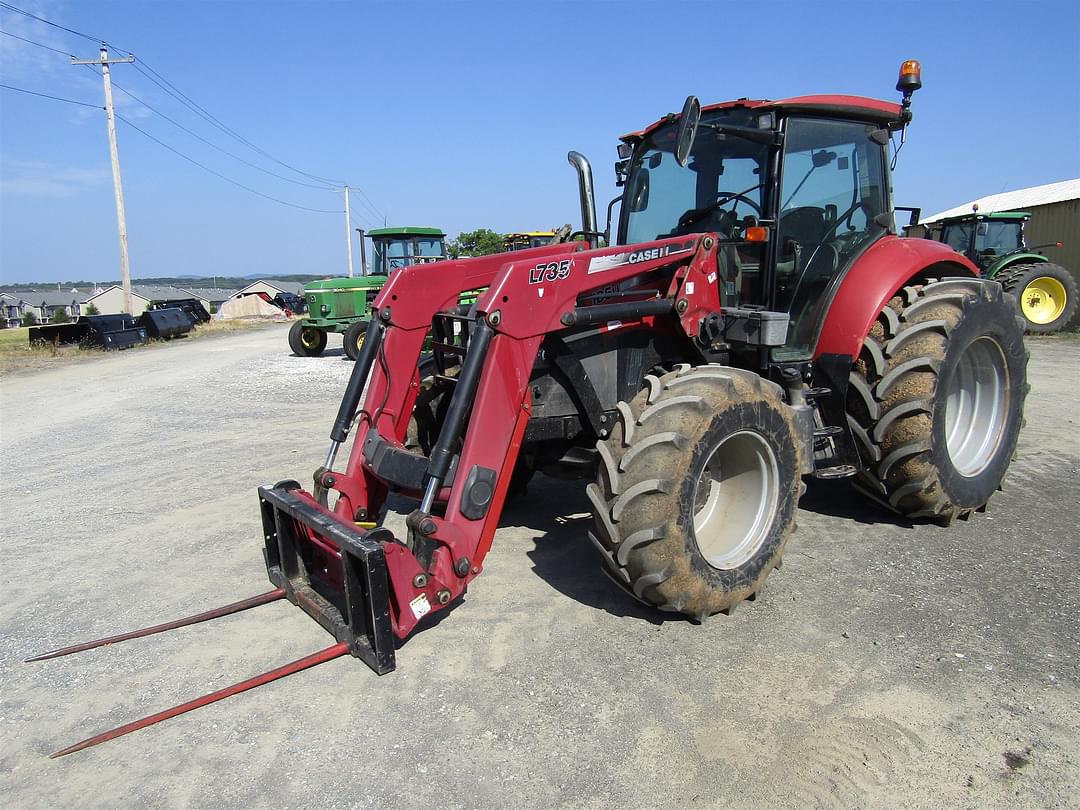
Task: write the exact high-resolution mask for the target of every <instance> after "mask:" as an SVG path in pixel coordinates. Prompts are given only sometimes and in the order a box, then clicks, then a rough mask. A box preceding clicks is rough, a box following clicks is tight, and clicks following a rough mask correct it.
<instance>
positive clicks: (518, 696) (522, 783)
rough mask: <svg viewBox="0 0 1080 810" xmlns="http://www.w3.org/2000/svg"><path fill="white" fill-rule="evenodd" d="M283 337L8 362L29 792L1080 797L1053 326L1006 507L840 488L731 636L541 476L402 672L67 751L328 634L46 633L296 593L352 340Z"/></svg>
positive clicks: (7, 666)
mask: <svg viewBox="0 0 1080 810" xmlns="http://www.w3.org/2000/svg"><path fill="white" fill-rule="evenodd" d="M331 347H332V348H331V350H330V351H329V352H328V353H327V355H326V356H324V357H322V358H319V359H308V358H298V357H292V356H290V355H289V353H288V350H287V348H286V334H285V330H284V329H283V328H281V327H270V328H267V329H262V330H256V331H252V332H247V333H240V334H236V335H229V336H223V337H215V338H211V339H207V340H203V341H198V342H184V341H178V342H176V343H175V344H174V345H170V346H167V347H162V348H161V349H160V350H158V351H153V352H128V353H121V354H117V355H112V356H107V357H103V358H102V359H100V360H95V361H92V362H87V363H83V364H78V365H73V366H69V367H66V368H62V369H50V370H44V371H36V372H26V373H22V374H16V375H12V376H11V377H8V378H5V379H4V380H3V381H2V383H0V448H2V451H3V458H4V459H5V461H6V464H5V472H4V484H5V489H6V492H7V496H6V497H5V499H4V505H3V520H2V525H0V549H2V552H0V554H2V558H0V559H2V565H3V571H4V573H5V577H4V598H3V601H2V604H0V632H2V637H3V648H2V654H0V733H2V739H3V745H2V747H0V791H2V795H4V796H6V797H7V798H6V799H5V804H7V805H8V806H9V807H40V806H93V807H115V806H140V807H146V808H152V807H215V808H216V807H223V806H225V807H229V806H244V807H249V806H257V807H264V806H265V807H269V806H284V807H417V808H420V807H424V808H428V807H504V806H509V805H515V806H517V807H521V808H525V807H548V806H573V807H596V808H602V807H623V808H624V807H673V806H691V805H696V806H703V807H709V806H712V807H729V806H730V807H735V806H738V807H790V808H802V807H812V806H822V807H844V808H848V807H889V806H904V807H929V808H936V807H942V808H968V807H970V808H985V807H1077V806H1080V802H1078V799H1077V796H1078V795H1080V668H1078V654H1080V649H1078V645H1080V586H1078V578H1077V573H1076V572H1077V569H1078V563H1080V549H1078V538H1077V531H1076V526H1077V524H1078V522H1080V488H1078V485H1077V472H1078V467H1080V439H1078V433H1077V422H1078V421H1080V414H1078V410H1077V406H1076V394H1077V388H1076V385H1077V384H1076V379H1077V376H1076V375H1077V371H1078V370H1080V342H1078V341H1075V340H1069V339H1043V340H1037V341H1032V345H1031V349H1032V362H1031V369H1030V377H1031V382H1032V385H1033V389H1032V394H1031V397H1030V398H1029V400H1028V409H1027V427H1026V429H1025V431H1024V433H1023V434H1022V436H1021V443H1020V450H1019V455H1018V458H1017V460H1016V462H1015V463H1014V465H1013V468H1012V471H1011V472H1010V476H1009V479H1008V482H1007V485H1006V488H1005V491H1004V492H1002V493H999V494H998V495H997V496H996V497H995V498H994V500H993V501H992V503H991V508H990V510H989V512H988V513H987V514H985V515H977V516H975V517H974V518H973V519H972V520H971V521H969V522H967V523H959V524H958V525H954V526H953V527H951V528H949V529H944V528H940V527H937V526H932V525H922V524H919V525H909V524H907V523H901V522H897V521H896V520H894V519H891V518H889V517H887V516H883V515H881V514H879V513H878V512H876V511H874V510H873V509H872V508H869V507H867V506H866V505H865V504H864V502H863V501H862V500H860V499H859V498H858V497H857V496H856V495H854V494H852V493H851V492H850V491H849V490H848V488H847V487H846V486H845V485H843V484H833V485H829V486H824V485H817V486H812V487H811V489H810V491H809V492H808V494H807V496H806V497H805V498H804V499H803V503H802V508H801V510H800V514H799V532H798V533H797V534H796V536H795V538H794V539H793V540H792V543H791V545H789V547H788V554H787V556H786V560H785V562H786V564H785V566H784V569H783V570H782V571H780V572H777V573H776V574H775V575H774V576H773V577H772V578H770V580H769V585H768V588H767V589H766V592H765V593H764V594H763V596H762V598H761V599H759V600H758V601H756V602H755V603H750V604H746V605H744V606H743V607H742V608H741V609H740V610H739V611H738V612H736V613H735V614H734V615H733V616H731V617H723V616H719V617H716V618H714V619H712V620H710V621H708V622H706V623H705V624H704V625H702V626H696V625H693V624H691V623H689V622H686V621H682V620H670V619H668V620H666V621H661V620H660V619H659V617H658V616H657V615H656V614H654V613H652V612H650V611H647V610H645V609H644V608H642V607H641V606H639V605H637V604H636V603H634V602H633V601H632V600H630V599H628V598H626V597H624V596H623V595H622V594H621V593H620V592H619V591H617V590H616V589H615V588H614V586H612V585H611V584H610V583H609V582H608V580H607V579H606V578H605V577H604V576H602V575H601V574H600V572H599V566H600V561H599V559H598V557H597V555H596V553H595V552H594V550H593V549H592V547H591V545H590V544H589V542H588V540H587V539H586V538H585V537H584V532H585V528H586V524H587V521H588V519H587V515H586V510H587V506H586V499H585V497H584V493H583V490H582V487H580V486H577V485H573V484H569V483H563V482H557V481H553V480H550V479H544V478H538V479H537V480H536V481H535V482H534V483H533V484H532V485H531V487H530V496H529V498H528V499H526V500H521V501H517V502H515V503H513V504H512V505H511V506H510V507H508V508H507V510H506V511H505V513H504V516H503V521H502V528H501V529H500V530H499V533H498V534H497V535H496V539H495V545H494V548H493V550H492V552H491V554H490V555H489V557H488V559H487V562H486V571H485V573H484V575H483V576H482V577H481V578H480V579H479V580H477V582H476V583H475V584H474V586H473V588H472V590H471V591H470V592H469V593H468V595H467V596H466V597H465V599H464V601H463V602H462V603H461V604H460V605H459V606H458V607H456V609H454V610H453V611H452V612H451V613H450V614H449V615H447V616H446V617H445V618H444V619H443V621H441V622H440V623H438V625H437V626H435V627H431V628H429V629H427V630H424V631H423V632H420V633H418V634H417V635H415V636H414V637H412V638H411V639H409V641H408V642H407V643H406V644H404V645H403V647H402V648H401V649H400V650H399V652H398V670H397V671H396V672H394V673H391V674H390V675H387V676H385V677H382V678H378V677H376V676H375V675H373V674H372V673H371V672H370V671H369V670H368V669H367V668H366V667H365V666H363V665H362V664H360V663H358V662H356V661H353V660H350V659H338V660H336V661H333V662H331V663H328V664H324V665H322V666H319V667H317V668H315V669H313V670H309V671H307V672H304V673H302V674H299V675H295V676H292V677H290V678H287V679H285V680H283V681H279V682H277V683H274V684H271V685H268V686H264V687H261V688H260V689H258V690H256V691H254V692H249V693H246V694H244V695H241V696H239V697H234V698H231V699H229V700H227V701H224V702H222V703H219V704H216V705H214V706H212V707H209V708H205V709H201V710H199V711H197V712H193V713H191V714H188V715H185V716H183V717H180V718H176V719H173V720H170V721H168V722H166V723H163V724H161V725H158V726H155V727H153V728H151V729H147V730H144V731H140V732H138V733H135V734H132V735H130V736H127V737H124V738H122V739H120V740H115V741H113V742H110V743H106V744H104V745H102V746H99V747H97V748H94V749H92V750H89V751H85V752H81V753H78V754H75V755H72V756H69V757H65V758H63V759H59V760H49V759H48V758H47V754H48V753H49V752H50V751H52V750H54V749H56V748H58V747H60V746H61V745H66V744H68V743H71V742H73V741H75V740H78V739H81V738H83V737H85V736H88V735H90V734H92V733H95V732H97V731H100V730H103V729H105V728H108V727H110V726H113V725H116V724H119V723H122V722H125V721H127V720H130V719H133V718H136V717H139V716H142V715H144V714H149V713H151V712H153V711H156V710H158V709H160V708H164V707H166V706H169V705H172V704H174V703H178V702H180V701H182V700H185V699H187V698H189V697H192V696H194V695H197V694H201V693H203V692H206V691H210V690H212V689H216V688H220V687H222V686H224V685H227V684H229V683H232V682H234V681H237V680H240V679H242V678H244V677H247V676H250V675H252V674H255V673H258V672H262V671H264V670H266V669H269V668H271V667H273V666H275V665H277V664H280V663H283V662H286V661H289V660H292V659H294V658H297V657H299V656H301V655H304V654H306V653H309V652H312V651H314V650H317V649H320V648H321V647H323V646H326V645H327V644H328V639H329V637H328V636H326V635H325V634H324V633H323V631H322V630H320V629H319V627H318V626H317V625H316V624H315V623H314V622H312V621H310V620H309V619H307V618H306V617H305V616H303V615H302V614H301V612H300V611H298V610H296V609H295V608H292V607H291V606H289V605H287V604H283V603H278V604H275V605H270V606H266V607H261V608H257V609H255V610H253V611H249V612H247V613H244V614H240V615H238V616H234V617H230V618H226V619H221V620H218V621H217V622H213V623H211V624H206V625H201V626H197V627H191V628H186V629H184V630H180V631H176V632H174V633H171V634H166V635H163V636H157V637H154V638H149V639H144V640H139V641H133V642H129V643H127V644H123V645H118V646H115V647H108V648H103V649H99V650H95V651H92V652H87V653H84V654H82V655H77V656H71V657H68V658H62V659H57V660H54V661H48V662H44V663H38V664H23V663H21V661H22V659H23V658H25V657H26V656H28V655H30V654H33V653H35V652H40V651H42V650H45V649H50V648H52V647H55V646H59V645H61V644H65V643H70V642H72V641H76V640H82V639H88V638H94V637H97V636H101V635H105V634H107V633H110V632H119V631H121V630H125V629H130V628H133V627H138V626H142V625H144V624H149V623H152V622H156V621H161V620H165V619H167V618H171V617H174V616H178V615H184V614H185V613H189V612H195V611H197V610H200V609H204V608H207V607H211V606H215V605H218V604H223V603H225V602H227V601H232V600H234V599H238V598H241V597H243V596H247V595H250V594H255V593H259V592H261V591H263V590H266V589H267V588H268V584H267V582H266V578H265V572H264V569H263V564H262V560H261V556H260V551H259V549H260V545H261V540H260V538H261V533H260V527H259V516H258V508H257V505H256V498H255V487H256V486H257V485H259V484H262V483H267V482H273V481H276V480H279V479H282V478H287V477H291V478H297V479H299V480H302V481H304V480H308V479H309V476H310V472H311V471H312V470H313V469H314V468H315V467H317V466H318V465H319V464H320V463H321V462H322V460H323V457H324V455H325V452H326V446H327V434H328V431H329V427H330V423H331V420H332V418H333V414H334V412H335V410H336V407H337V400H338V397H339V396H340V393H341V391H342V389H343V387H344V383H345V380H346V378H347V375H348V373H349V370H350V369H351V364H350V363H348V361H346V360H345V359H344V358H343V356H342V355H341V352H340V348H339V347H338V344H335V343H332V344H331Z"/></svg>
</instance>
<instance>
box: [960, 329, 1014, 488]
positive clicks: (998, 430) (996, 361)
mask: <svg viewBox="0 0 1080 810" xmlns="http://www.w3.org/2000/svg"><path fill="white" fill-rule="evenodd" d="M1008 383H1009V371H1008V367H1007V366H1006V365H1005V355H1004V353H1003V352H1002V350H1001V347H1000V346H999V345H998V343H997V341H996V340H994V339H993V338H990V337H988V336H984V337H981V338H979V339H978V340H976V341H974V342H973V343H971V344H970V345H969V346H968V347H967V348H966V349H964V353H963V354H962V355H961V357H960V360H959V362H958V363H957V364H956V368H955V369H954V370H953V373H952V377H951V378H950V380H949V387H948V392H947V394H946V398H945V446H946V448H947V450H948V453H949V458H950V459H951V460H952V464H953V466H954V467H955V468H956V471H957V472H959V473H960V474H961V475H963V476H965V477H968V478H970V477H972V476H975V475H978V474H979V473H981V472H982V471H983V470H984V469H986V466H987V465H988V464H989V463H990V460H991V459H992V458H993V457H994V454H995V453H996V452H997V448H998V445H999V443H1000V442H1001V436H1002V434H1003V433H1004V431H1005V420H1006V415H1007V414H1008V398H1009V396H1008V391H1009V385H1008Z"/></svg>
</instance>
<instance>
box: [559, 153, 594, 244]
mask: <svg viewBox="0 0 1080 810" xmlns="http://www.w3.org/2000/svg"><path fill="white" fill-rule="evenodd" d="M566 159H567V160H568V161H569V162H570V165H571V166H573V167H574V169H575V170H577V173H578V194H579V196H580V198H581V229H582V230H583V231H584V232H585V238H586V239H587V240H588V242H589V244H590V245H592V246H593V247H597V246H598V245H597V243H596V239H597V234H598V231H597V230H596V197H595V195H594V194H593V177H592V166H591V165H589V159H588V158H586V157H585V156H584V155H583V154H581V152H574V151H572V150H571V151H570V152H568V153H567V155H566Z"/></svg>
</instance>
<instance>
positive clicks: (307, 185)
mask: <svg viewBox="0 0 1080 810" xmlns="http://www.w3.org/2000/svg"><path fill="white" fill-rule="evenodd" d="M87 67H90V66H89V65H88V66H87ZM90 69H91V70H93V67H90ZM113 87H115V88H116V89H117V90H121V91H123V92H124V93H125V94H127V95H128V96H130V97H131V98H133V99H134V100H135V101H137V102H138V103H139V104H142V105H143V106H144V107H146V108H147V109H148V110H150V111H151V112H153V113H155V114H157V115H159V116H161V117H162V118H164V119H165V120H166V121H168V122H169V123H170V124H172V125H173V126H175V127H178V128H179V129H182V130H183V131H184V132H186V133H187V134H188V135H190V136H191V137H192V138H195V139H197V140H200V141H202V142H203V143H205V144H206V145H207V146H209V147H211V148H213V149H216V150H217V151H219V152H221V153H222V154H223V155H228V156H229V157H231V158H232V159H233V160H238V161H240V162H241V163H243V164H244V165H245V166H250V167H251V168H253V169H255V170H257V171H260V172H263V173H264V174H268V175H270V176H271V177H276V178H278V179H279V180H284V181H285V182H286V183H294V184H295V185H298V186H304V187H305V188H315V189H319V190H321V191H333V190H334V189H331V188H330V187H329V186H321V185H318V186H317V185H315V184H314V183H305V182H303V181H302V180H293V179H292V178H291V177H286V176H285V175H283V174H278V173H277V172H272V171H270V170H269V169H264V168H263V167H262V166H259V165H257V164H255V163H252V162H251V161H248V160H244V158H242V157H240V156H239V155H234V154H233V153H232V152H230V151H229V150H227V149H223V148H222V147H220V146H218V145H217V144H216V143H214V142H213V141H208V140H207V139H206V138H204V137H203V136H202V135H200V134H199V133H197V132H193V131H192V130H190V129H188V128H187V127H185V126H184V125H183V124H181V123H180V122H179V121H177V120H175V119H173V118H170V117H169V116H167V115H166V114H165V113H163V112H162V111H161V110H159V109H157V108H156V107H153V106H151V105H150V104H148V103H147V102H145V101H143V100H142V99H141V98H139V97H138V96H137V95H135V94H134V93H132V92H131V91H130V90H128V89H127V88H125V87H121V86H120V85H119V84H117V83H116V82H115V81H114V82H113Z"/></svg>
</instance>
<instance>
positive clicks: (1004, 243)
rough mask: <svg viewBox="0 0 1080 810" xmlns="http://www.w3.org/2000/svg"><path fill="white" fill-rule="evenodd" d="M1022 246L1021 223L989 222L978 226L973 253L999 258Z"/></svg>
mask: <svg viewBox="0 0 1080 810" xmlns="http://www.w3.org/2000/svg"><path fill="white" fill-rule="evenodd" d="M1023 246H1024V238H1023V223H1020V222H1002V221H996V220H992V219H991V220H989V221H988V222H982V223H980V224H979V229H978V231H977V232H976V234H975V252H976V253H977V254H979V255H980V256H1001V255H1003V254H1005V253H1011V252H1012V251H1014V250H1016V249H1017V248H1022V247H1023Z"/></svg>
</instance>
